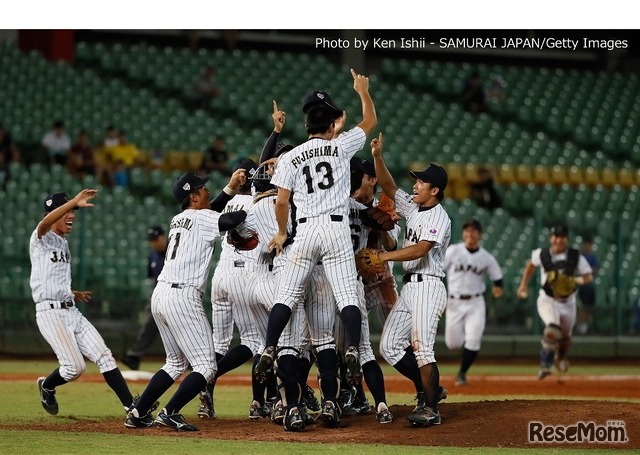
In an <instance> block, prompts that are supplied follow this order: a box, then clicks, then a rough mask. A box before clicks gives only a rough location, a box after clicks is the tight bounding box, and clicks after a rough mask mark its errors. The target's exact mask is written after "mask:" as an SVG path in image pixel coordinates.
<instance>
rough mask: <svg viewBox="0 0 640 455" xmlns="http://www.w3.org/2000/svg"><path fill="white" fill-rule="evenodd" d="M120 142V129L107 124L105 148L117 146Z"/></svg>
mask: <svg viewBox="0 0 640 455" xmlns="http://www.w3.org/2000/svg"><path fill="white" fill-rule="evenodd" d="M119 143H120V140H119V139H118V130H116V128H115V126H113V125H109V126H107V131H106V135H105V137H104V143H103V146H104V147H105V148H109V147H115V146H116V145H118V144H119Z"/></svg>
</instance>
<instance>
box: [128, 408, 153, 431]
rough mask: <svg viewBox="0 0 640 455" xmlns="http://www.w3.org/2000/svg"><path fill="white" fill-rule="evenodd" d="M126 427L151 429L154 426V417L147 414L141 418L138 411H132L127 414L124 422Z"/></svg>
mask: <svg viewBox="0 0 640 455" xmlns="http://www.w3.org/2000/svg"><path fill="white" fill-rule="evenodd" d="M124 426H125V427H127V428H149V427H151V426H153V417H151V412H147V414H146V415H144V416H142V417H139V416H138V410H137V409H135V408H134V409H131V411H129V412H128V413H127V418H126V419H125V421H124Z"/></svg>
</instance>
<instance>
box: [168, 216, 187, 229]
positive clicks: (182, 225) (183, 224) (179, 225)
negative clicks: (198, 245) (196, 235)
mask: <svg viewBox="0 0 640 455" xmlns="http://www.w3.org/2000/svg"><path fill="white" fill-rule="evenodd" d="M192 227H193V220H192V219H191V218H178V219H177V220H176V219H174V220H172V221H171V225H170V226H169V228H170V229H186V230H187V231H189V230H191V228H192Z"/></svg>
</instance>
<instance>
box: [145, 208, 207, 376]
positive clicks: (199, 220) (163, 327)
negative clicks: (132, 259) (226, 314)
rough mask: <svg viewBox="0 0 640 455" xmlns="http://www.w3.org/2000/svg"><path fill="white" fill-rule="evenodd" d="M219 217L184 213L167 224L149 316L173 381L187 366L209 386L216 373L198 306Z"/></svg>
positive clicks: (205, 212)
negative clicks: (157, 333) (166, 243)
mask: <svg viewBox="0 0 640 455" xmlns="http://www.w3.org/2000/svg"><path fill="white" fill-rule="evenodd" d="M219 218H220V213H217V212H214V211H211V210H195V209H187V210H184V211H183V212H181V213H179V214H178V215H176V216H175V217H173V219H172V220H171V224H170V225H169V237H168V239H169V245H168V247H167V255H166V258H165V263H164V268H163V269H162V272H161V273H160V276H159V277H158V284H157V286H156V287H155V289H154V291H153V295H152V297H151V311H152V314H153V317H154V319H155V320H156V323H157V324H158V330H159V331H160V336H161V337H162V342H163V344H164V347H165V351H166V353H167V359H166V363H165V365H164V366H163V367H162V369H163V370H164V371H165V372H166V373H167V374H168V375H169V376H171V377H172V378H173V379H174V380H176V379H178V378H179V377H180V376H181V375H182V373H184V371H185V370H186V368H187V365H188V364H191V366H192V368H193V371H194V372H197V373H200V374H201V375H202V376H204V378H205V379H206V380H207V381H210V380H211V379H212V378H213V376H214V374H215V372H216V369H217V367H216V358H215V350H214V344H213V337H212V335H211V333H212V332H211V326H210V325H209V320H208V318H207V315H206V313H205V311H204V308H203V305H202V296H203V294H204V291H205V287H206V282H207V278H208V274H209V265H210V263H211V258H212V256H213V250H214V246H215V241H216V239H218V238H219V237H220V231H219V229H218V219H219Z"/></svg>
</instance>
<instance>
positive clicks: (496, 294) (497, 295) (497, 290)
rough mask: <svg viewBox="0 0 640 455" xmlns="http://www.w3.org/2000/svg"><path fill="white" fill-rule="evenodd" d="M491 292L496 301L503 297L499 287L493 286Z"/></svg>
mask: <svg viewBox="0 0 640 455" xmlns="http://www.w3.org/2000/svg"><path fill="white" fill-rule="evenodd" d="M491 292H492V293H493V296H494V297H495V298H496V299H499V298H500V297H502V296H503V295H504V291H503V290H502V288H501V287H499V286H494V287H493V289H492V290H491Z"/></svg>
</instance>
